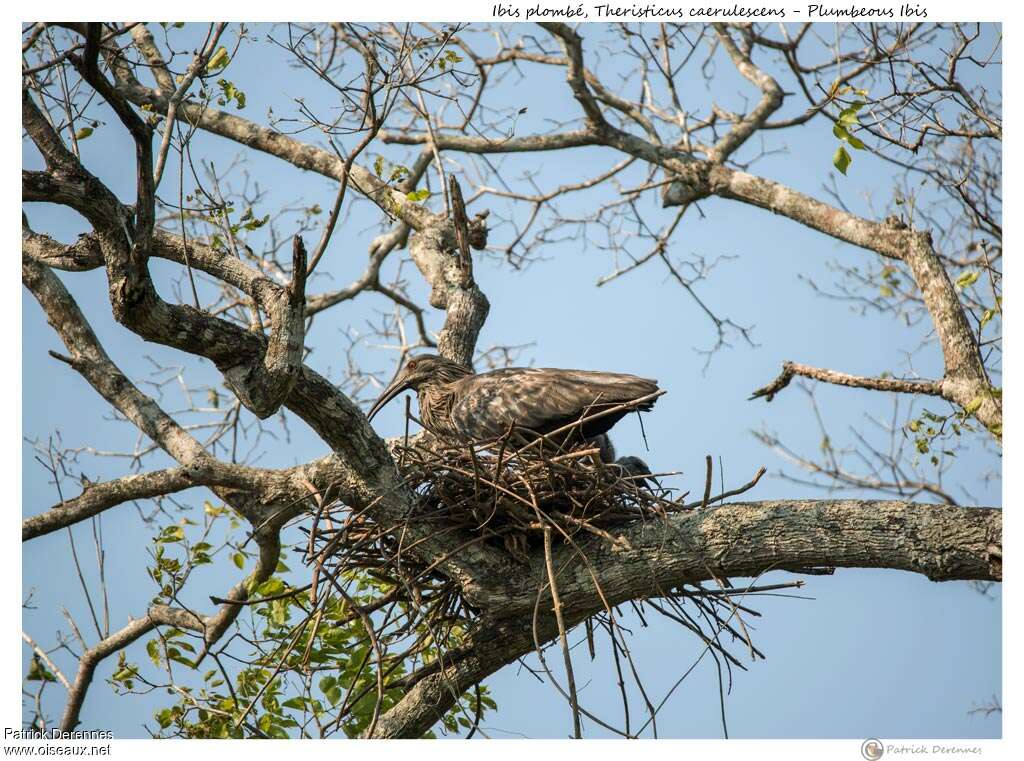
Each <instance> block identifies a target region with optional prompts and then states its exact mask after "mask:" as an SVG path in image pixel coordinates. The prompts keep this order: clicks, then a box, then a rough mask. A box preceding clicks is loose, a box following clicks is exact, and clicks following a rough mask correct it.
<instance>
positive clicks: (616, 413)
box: [367, 354, 661, 457]
mask: <svg viewBox="0 0 1024 761" xmlns="http://www.w3.org/2000/svg"><path fill="white" fill-rule="evenodd" d="M407 389H413V390H415V391H416V395H417V397H418V399H419V409H420V419H421V420H422V422H423V427H424V428H426V429H427V431H429V432H430V433H432V434H434V435H435V436H438V437H440V438H445V439H455V440H459V441H469V442H473V443H480V442H489V441H495V440H497V439H500V438H501V437H503V436H505V435H506V434H508V433H509V432H510V431H512V430H515V431H517V432H518V433H520V434H525V435H526V437H527V438H536V437H540V436H546V435H548V434H552V433H554V432H560V433H559V435H558V436H557V437H556V438H555V440H554V441H553V443H554V444H555V445H556V446H559V447H564V446H567V445H569V444H572V443H577V442H579V441H580V440H583V441H592V440H595V439H598V437H603V438H604V440H605V444H602V443H600V441H599V442H598V444H597V445H598V446H599V447H600V448H601V449H602V451H603V450H605V449H606V448H607V449H608V450H610V451H611V452H614V450H613V449H611V447H610V446H607V447H606V444H610V442H607V437H606V436H605V434H606V433H607V431H608V430H609V429H610V428H611V427H612V426H614V425H615V424H616V423H617V422H618V421H619V420H621V419H622V418H623V417H624V416H626V415H627V414H628V413H630V412H632V411H633V410H634V409H636V410H643V411H645V412H646V411H649V410H650V409H652V408H653V406H654V402H655V401H656V400H657V396H655V395H656V394H658V392H659V391H660V390H661V389H659V388H658V382H657V381H655V380H650V379H648V378H640V377H637V376H636V375H627V374H625V373H607V372H597V371H593V370H561V369H556V368H535V367H507V368H503V369H500V370H490V371H488V372H483V373H474V372H473V370H472V369H471V368H469V367H466V366H465V365H462V364H459V363H458V362H453V361H451V360H449V359H445V358H444V357H440V356H438V355H436V354H420V355H418V356H415V357H413V358H411V359H410V360H409V361H408V362H406V364H405V366H404V367H402V369H401V370H400V371H399V372H398V374H397V375H396V376H395V378H394V380H392V381H391V383H390V384H388V386H387V388H385V389H384V391H383V392H382V393H381V395H380V397H379V398H378V399H377V401H376V402H375V403H374V405H373V407H371V408H370V411H369V413H368V415H367V418H368V419H369V420H372V419H373V417H374V415H376V414H377V413H378V412H379V411H380V410H381V408H383V407H384V405H386V404H387V403H388V402H389V401H391V400H392V399H394V398H395V397H396V396H398V394H400V393H402V392H403V391H405V390H407ZM638 399H644V401H642V402H640V403H639V404H637V405H635V406H632V407H628V408H620V409H616V408H617V407H620V406H621V405H623V404H624V403H628V402H634V401H636V400H638ZM601 413H605V414H601ZM577 421H581V422H580V424H579V425H578V426H572V424H573V423H575V422H577ZM567 426H571V428H569V429H568V430H566V431H564V432H562V431H561V429H563V428H566V427H567ZM611 457H614V453H613V454H612V455H611Z"/></svg>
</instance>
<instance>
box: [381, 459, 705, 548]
mask: <svg viewBox="0 0 1024 761" xmlns="http://www.w3.org/2000/svg"><path fill="white" fill-rule="evenodd" d="M396 455H397V458H398V461H399V467H400V468H401V470H402V472H403V473H404V474H405V476H406V479H407V483H409V485H410V486H411V487H412V488H413V490H414V491H415V493H416V494H417V496H418V497H419V504H418V509H417V514H418V515H423V516H428V515H429V516H430V517H431V518H432V519H435V520H438V521H443V522H444V523H445V524H447V525H451V526H459V527H461V528H465V529H468V530H469V531H470V532H472V533H475V534H478V535H482V536H483V537H486V540H487V541H491V540H493V541H494V542H495V543H498V544H503V545H504V546H505V548H506V549H508V550H509V551H510V552H511V553H512V554H513V555H515V556H517V557H522V556H524V555H525V554H527V552H528V550H529V549H530V547H532V546H539V544H540V541H541V536H542V532H543V531H544V530H545V528H547V527H553V528H555V529H556V531H555V533H556V536H557V535H560V536H562V537H570V536H572V535H574V534H576V533H579V532H580V531H586V532H589V533H591V534H595V535H597V536H601V537H603V538H604V539H606V540H607V541H611V542H615V541H617V540H616V539H615V538H614V537H613V536H612V534H611V533H609V530H610V529H614V528H616V527H621V526H624V525H626V524H629V523H632V522H634V521H639V520H646V519H651V518H656V517H664V516H665V515H666V514H667V513H669V512H678V511H680V510H686V509H692V507H693V506H692V505H691V506H688V505H685V504H683V503H682V497H685V496H686V495H685V494H684V495H682V497H677V498H675V499H673V498H671V492H670V490H668V489H663V488H661V487H660V486H659V485H658V482H657V480H656V479H657V477H658V475H661V476H664V475H670V474H657V475H652V474H649V473H636V472H633V471H631V470H630V469H628V468H626V467H624V466H622V465H619V464H617V463H605V462H602V461H601V459H600V456H599V450H598V449H597V448H594V447H593V446H592V445H582V446H578V447H575V448H571V449H568V450H559V451H552V447H551V446H550V445H549V446H548V448H547V449H546V450H545V449H544V448H542V447H539V446H531V445H527V446H525V447H520V448H519V449H515V450H513V449H512V448H511V446H508V445H507V442H506V443H504V444H503V443H499V444H491V445H489V446H486V447H483V446H469V445H464V446H456V445H451V444H447V445H446V444H443V443H439V442H432V445H431V446H423V445H412V446H400V447H398V448H397V449H396Z"/></svg>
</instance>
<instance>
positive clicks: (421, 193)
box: [405, 188, 430, 203]
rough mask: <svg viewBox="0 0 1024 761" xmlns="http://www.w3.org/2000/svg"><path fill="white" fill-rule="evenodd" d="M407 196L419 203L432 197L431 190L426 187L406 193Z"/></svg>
mask: <svg viewBox="0 0 1024 761" xmlns="http://www.w3.org/2000/svg"><path fill="white" fill-rule="evenodd" d="M405 197H406V198H408V199H409V200H410V201H414V202H416V203H419V202H420V201H424V200H426V199H428V198H430V191H429V190H427V189H426V188H420V189H419V190H414V191H412V192H411V193H406V194H405Z"/></svg>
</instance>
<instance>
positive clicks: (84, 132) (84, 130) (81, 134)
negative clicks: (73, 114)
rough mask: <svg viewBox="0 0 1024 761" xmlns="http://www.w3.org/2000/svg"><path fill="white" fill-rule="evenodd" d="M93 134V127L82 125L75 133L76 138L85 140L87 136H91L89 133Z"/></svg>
mask: <svg viewBox="0 0 1024 761" xmlns="http://www.w3.org/2000/svg"><path fill="white" fill-rule="evenodd" d="M91 134H92V127H82V129H80V130H78V132H76V133H75V139H76V140H85V138H87V137H89V135H91Z"/></svg>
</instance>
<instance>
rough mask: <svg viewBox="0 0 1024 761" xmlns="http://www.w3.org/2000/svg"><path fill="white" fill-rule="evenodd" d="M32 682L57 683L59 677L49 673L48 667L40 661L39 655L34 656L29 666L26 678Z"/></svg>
mask: <svg viewBox="0 0 1024 761" xmlns="http://www.w3.org/2000/svg"><path fill="white" fill-rule="evenodd" d="M25 678H26V679H28V680H29V681H30V682H56V681H57V677H55V676H54V675H53V674H51V673H50V672H49V671H47V669H46V666H44V665H43V662H42V661H41V660H39V656H38V655H33V656H32V660H31V661H30V662H29V664H28V676H26V677H25Z"/></svg>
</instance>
